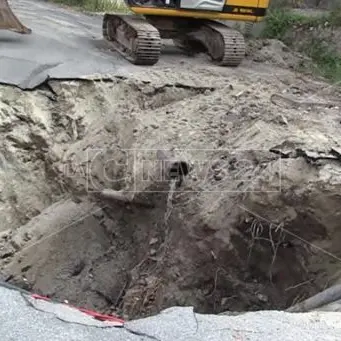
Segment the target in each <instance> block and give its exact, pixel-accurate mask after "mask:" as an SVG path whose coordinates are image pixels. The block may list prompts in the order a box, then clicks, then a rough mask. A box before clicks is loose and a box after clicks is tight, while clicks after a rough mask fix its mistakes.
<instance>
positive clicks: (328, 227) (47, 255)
mask: <svg viewBox="0 0 341 341" xmlns="http://www.w3.org/2000/svg"><path fill="white" fill-rule="evenodd" d="M51 87H52V88H53V90H54V91H53V93H52V94H51V93H50V92H49V90H48V89H47V90H46V89H38V90H37V91H36V92H31V93H25V92H22V91H20V90H18V89H13V88H10V87H6V88H5V87H4V88H3V89H2V92H1V96H2V97H1V107H0V110H1V117H0V118H1V119H0V128H1V129H2V130H1V131H2V136H1V142H2V146H3V147H2V151H1V152H2V158H1V172H0V181H1V185H2V191H1V194H0V195H1V197H0V207H1V210H0V218H1V219H0V221H1V223H0V265H1V275H2V277H3V279H4V280H5V281H7V282H10V283H13V284H17V285H19V286H21V287H24V288H25V289H29V290H32V291H33V292H36V293H38V294H42V295H45V296H48V297H51V298H54V299H57V300H60V301H64V300H67V301H68V302H70V303H71V304H73V305H77V306H81V307H85V308H91V309H95V310H98V311H102V312H106V313H108V312H110V313H113V312H114V313H116V314H119V315H121V316H124V317H126V318H136V317H141V316H148V315H152V314H155V313H157V312H159V311H160V310H162V309H164V308H166V307H170V306H175V305H180V306H194V308H195V310H196V311H197V312H203V313H222V312H225V311H248V310H260V309H285V308H287V307H289V306H291V305H293V304H295V303H297V302H300V301H302V300H304V299H305V298H308V297H309V296H311V295H313V294H315V293H316V292H318V291H320V290H321V289H322V288H324V287H326V286H328V285H329V284H331V283H333V282H335V281H337V279H338V277H337V274H338V273H339V271H340V262H339V261H338V257H339V256H340V251H339V247H338V245H339V241H340V238H341V234H340V233H339V232H338V218H337V217H338V215H337V212H338V209H339V196H338V194H337V193H338V192H337V191H336V190H335V188H336V187H337V186H338V184H337V183H336V180H335V178H334V183H333V185H332V186H331V185H330V183H329V182H328V179H329V178H330V177H328V176H324V177H323V178H322V176H321V174H320V173H318V172H317V171H316V168H314V167H316V166H314V165H311V164H310V163H308V162H306V160H304V159H303V158H302V157H292V158H287V159H286V160H285V162H284V167H282V168H281V170H282V173H281V175H282V178H283V179H284V180H283V184H282V189H281V191H277V192H276V191H272V192H271V191H266V190H263V191H260V192H252V193H251V192H250V193H249V192H246V191H243V188H244V187H243V186H245V178H244V180H243V181H239V182H236V180H235V177H233V176H234V175H235V174H236V173H237V171H238V169H237V170H236V168H237V166H236V165H237V164H238V158H239V157H240V159H241V160H244V161H245V160H246V159H247V160H248V161H250V162H249V163H248V164H249V165H250V167H251V166H257V167H255V169H256V170H257V172H258V173H257V176H258V177H259V179H260V180H259V182H260V183H262V184H263V185H264V184H265V185H266V186H270V185H271V184H272V182H273V181H274V179H275V176H276V174H275V171H273V170H274V169H275V167H273V166H274V165H275V164H276V162H278V155H275V154H271V152H268V153H263V154H257V153H255V152H253V153H244V154H243V155H238V154H236V155H234V156H233V155H231V154H233V153H231V152H228V153H226V155H219V162H215V163H214V164H213V165H212V167H210V168H209V171H208V172H207V174H206V175H207V176H206V177H205V181H204V182H203V181H201V180H202V178H201V177H200V174H199V175H198V174H192V169H191V167H190V166H189V163H187V161H186V162H185V161H182V159H181V158H179V159H173V161H174V160H176V161H174V162H173V163H171V164H170V169H169V174H168V175H169V177H170V178H171V180H172V178H174V173H176V175H177V176H178V175H181V176H182V177H187V178H188V180H187V181H184V182H183V183H182V184H180V185H179V187H178V188H175V189H174V188H173V187H172V189H173V190H174V191H169V187H167V186H166V187H163V190H162V193H163V194H162V195H160V196H158V197H157V199H156V200H154V203H155V205H154V206H153V207H143V206H141V205H135V204H134V203H131V202H130V201H129V200H127V201H126V202H124V200H123V201H115V200H102V199H101V198H100V197H99V196H97V195H96V193H98V192H100V190H101V189H107V188H109V189H112V190H123V189H125V187H124V185H123V183H124V182H123V181H121V180H122V178H123V176H127V174H130V175H131V174H133V175H135V176H136V174H137V173H136V169H135V168H136V167H135V168H134V167H132V168H129V172H130V170H131V172H130V173H129V172H128V171H127V169H126V168H124V167H126V164H127V162H126V160H130V159H129V155H130V154H129V153H130V151H131V150H139V152H141V150H149V151H153V150H155V149H156V147H157V148H160V145H161V146H162V147H164V148H169V149H172V148H173V149H174V150H175V149H176V148H174V147H176V146H179V145H181V146H186V148H187V149H188V150H189V149H190V150H191V152H190V153H189V155H190V157H196V155H195V154H193V153H194V150H199V149H198V148H197V145H198V143H199V142H200V143H201V145H202V146H204V147H205V148H204V147H202V149H201V152H202V150H204V149H208V148H211V150H213V151H214V152H216V150H217V144H218V145H222V144H223V143H224V141H225V140H227V139H226V138H225V140H224V139H223V138H222V135H221V134H222V130H224V132H225V133H226V131H228V134H230V135H229V136H230V137H231V136H232V135H231V134H237V133H238V130H239V133H240V134H239V135H238V136H239V138H240V140H238V139H237V138H236V136H234V140H233V139H232V137H233V136H232V137H231V139H230V140H229V141H237V142H238V141H239V142H240V141H244V142H245V140H243V139H244V137H245V136H246V135H247V134H249V135H248V138H247V139H246V140H247V142H248V143H250V144H252V145H253V146H254V149H257V143H259V141H264V140H265V139H264V138H258V137H259V136H260V135H257V134H262V133H263V132H262V130H259V132H258V131H257V134H256V133H254V130H252V133H249V132H248V131H247V129H246V128H245V126H246V124H250V123H249V122H246V121H247V120H246V119H245V115H244V114H243V115H241V116H238V110H239V109H240V112H243V113H245V105H246V104H245V103H244V102H243V103H242V104H241V106H240V107H238V103H237V102H236V103H235V104H234V108H233V110H234V114H233V115H234V117H233V120H231V122H233V124H234V127H233V129H228V130H227V128H226V126H224V124H225V123H226V121H227V120H228V119H227V118H226V117H229V116H228V114H227V113H226V107H227V106H228V105H229V103H230V102H231V101H233V98H232V97H229V95H228V91H231V87H228V89H229V90H228V89H227V88H226V89H225V88H222V89H221V91H222V93H221V94H220V95H219V93H218V92H217V91H213V90H212V89H209V88H206V89H205V88H204V87H201V88H198V87H190V86H179V84H177V85H174V86H173V85H172V84H169V83H165V84H163V85H162V84H161V85H158V86H156V85H152V84H151V83H147V82H140V83H134V82H132V81H131V80H122V79H120V80H113V81H111V82H106V83H101V82H52V83H51ZM238 91H239V90H238ZM127 96H129V101H127ZM212 96H213V97H212ZM214 96H217V97H214ZM8 98H12V99H13V101H12V102H11V103H12V104H11V105H9V104H8V101H7V102H6V100H4V99H8ZM218 99H219V100H218ZM252 101H254V102H255V103H256V102H257V101H258V97H255V98H253V99H250V103H249V104H250V106H251V105H253V108H254V107H255V105H256V104H254V103H253V102H252ZM6 103H7V104H6ZM209 103H212V104H214V109H212V111H210V106H209ZM245 122H246V123H245ZM244 123H245V125H243V124H244ZM225 133H224V134H225ZM219 134H220V135H219ZM226 134H227V133H226ZM278 134H279V133H278ZM278 134H277V135H278ZM334 136H336V135H334ZM218 137H219V138H218ZM267 138H268V140H269V141H270V139H271V138H272V137H271V135H269V136H267ZM279 138H283V137H282V136H276V139H275V140H274V141H273V144H275V143H278V139H279ZM252 139H254V140H252ZM160 141H161V142H160ZM217 141H218V142H217ZM309 141H310V140H309ZM239 142H238V143H239ZM240 143H241V142H240ZM269 143H271V141H270V142H269ZM195 148H197V149H195ZM301 148H303V147H302V146H301ZM161 149H162V148H161ZM187 149H186V150H187ZM269 149H270V148H269ZM98 150H99V151H101V153H99V154H96V153H97V152H98ZM263 150H264V148H263ZM94 151H95V152H94ZM90 152H91V153H92V154H91V153H90ZM198 153H199V152H198ZM86 155H87V156H86ZM89 155H90V156H91V159H89V158H87V157H89ZM98 155H99V156H98ZM94 160H95V161H94ZM108 160H109V161H110V162H108ZM186 160H187V159H186ZM90 161H91V162H92V163H91V165H92V167H91V174H89V167H88V164H89V162H90ZM328 162H329V164H328ZM104 164H107V165H110V172H109V171H104V169H105V167H104ZM244 165H245V162H244ZM270 166H271V167H270ZM327 166H328V167H327ZM243 167H244V168H243V171H245V166H243ZM321 167H324V168H323V169H324V171H325V172H330V170H332V171H333V172H334V173H333V174H336V171H337V170H338V167H339V166H338V165H337V163H336V162H334V163H333V164H332V165H331V164H330V161H326V165H322V166H321ZM137 171H138V170H137ZM134 172H135V173H134ZM271 172H273V173H271ZM293 172H296V173H295V174H298V175H295V177H294V176H288V174H293ZM108 174H109V175H110V176H109V175H108ZM263 174H265V175H264V176H263ZM302 174H304V177H303V175H302ZM328 174H329V173H328ZM90 175H91V176H90ZM301 175H302V177H301ZM232 178H233V179H234V182H231V179H232ZM89 179H91V182H89ZM326 179H327V180H326ZM113 180H115V181H113ZM116 180H119V181H116ZM125 184H126V183H125ZM132 185H136V184H132ZM137 185H138V186H137V187H136V188H137V189H135V194H136V195H135V197H138V199H139V200H140V201H143V200H147V199H148V197H149V196H150V195H152V194H150V193H152V192H153V191H149V189H150V188H153V186H151V187H148V186H149V184H146V183H144V182H139V183H138V184H137ZM152 185H153V183H152ZM156 188H159V187H156ZM236 188H237V189H238V191H236V190H235V189H236ZM217 190H218V192H219V191H220V192H219V194H217V193H218V192H217ZM139 191H140V192H141V193H142V192H143V193H142V194H141V193H140V192H139ZM245 193H246V194H245ZM271 193H272V194H271ZM145 198H147V199H145ZM244 208H245V209H244Z"/></svg>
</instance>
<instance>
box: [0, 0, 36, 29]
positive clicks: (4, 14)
mask: <svg viewBox="0 0 341 341" xmlns="http://www.w3.org/2000/svg"><path fill="white" fill-rule="evenodd" d="M0 30H10V31H14V32H17V33H21V34H30V33H31V32H32V30H31V29H30V28H28V27H26V26H25V25H23V24H22V23H21V22H20V21H19V19H18V18H17V17H16V16H15V15H14V13H13V12H12V10H11V7H10V6H9V4H8V1H7V0H0Z"/></svg>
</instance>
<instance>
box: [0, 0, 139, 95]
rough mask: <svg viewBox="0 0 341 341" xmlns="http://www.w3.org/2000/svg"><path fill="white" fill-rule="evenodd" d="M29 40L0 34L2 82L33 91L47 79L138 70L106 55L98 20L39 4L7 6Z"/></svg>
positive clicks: (35, 0)
mask: <svg viewBox="0 0 341 341" xmlns="http://www.w3.org/2000/svg"><path fill="white" fill-rule="evenodd" d="M10 5H11V8H12V9H13V12H14V13H15V15H16V16H17V17H18V18H19V20H20V21H21V22H22V23H23V24H24V25H25V26H27V27H29V28H31V29H32V34H30V35H20V34H18V33H14V32H10V31H5V30H0V83H3V84H12V85H16V86H19V87H20V88H22V89H33V88H35V87H36V86H38V85H39V84H41V83H43V82H44V81H45V80H46V79H47V78H54V79H73V78H81V77H86V76H93V75H103V74H111V75H122V74H124V73H126V72H127V71H129V72H133V71H134V70H141V67H139V66H135V65H132V64H130V63H129V62H127V61H125V60H124V59H123V58H122V57H121V56H120V55H119V54H118V53H115V52H113V51H110V49H109V46H108V44H107V43H106V42H105V41H104V40H103V38H102V16H101V15H87V14H84V13H79V12H77V11H74V10H69V9H64V8H61V7H59V6H57V5H55V4H51V3H48V2H46V1H42V0H15V1H10Z"/></svg>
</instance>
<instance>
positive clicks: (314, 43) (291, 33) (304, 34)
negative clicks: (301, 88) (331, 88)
mask: <svg viewBox="0 0 341 341" xmlns="http://www.w3.org/2000/svg"><path fill="white" fill-rule="evenodd" d="M334 28H338V29H341V9H339V8H337V9H335V10H334V11H332V12H330V13H329V14H326V15H319V16H312V17H310V16H307V15H302V14H298V13H295V12H293V11H291V10H290V9H288V8H277V9H273V10H271V11H270V12H269V14H268V16H267V18H266V24H265V28H264V30H263V33H262V36H263V38H272V39H279V40H281V41H283V42H284V43H285V44H287V45H288V46H291V47H293V48H295V49H297V50H298V51H299V52H302V53H304V54H306V55H307V56H308V57H310V58H311V59H312V61H313V62H314V64H315V69H316V72H317V73H319V74H320V75H322V76H324V77H326V78H328V79H330V80H332V81H334V82H338V81H340V82H341V53H340V52H339V51H338V50H337V48H336V46H335V44H334V43H333V42H332V34H333V29H334Z"/></svg>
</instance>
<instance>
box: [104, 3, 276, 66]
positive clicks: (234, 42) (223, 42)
mask: <svg viewBox="0 0 341 341" xmlns="http://www.w3.org/2000/svg"><path fill="white" fill-rule="evenodd" d="M124 1H125V3H126V5H127V6H128V8H129V9H130V11H131V12H132V14H124V15H121V14H115V13H112V14H111V13H106V14H104V17H103V25H102V29H103V36H104V38H105V39H106V40H107V41H108V42H109V44H110V45H111V47H112V48H113V49H114V50H116V51H118V52H119V53H120V54H122V55H123V56H124V58H125V59H127V60H129V61H130V62H131V63H132V64H136V65H154V64H156V63H157V62H158V60H159V58H160V53H161V46H162V39H172V40H173V42H174V44H175V45H176V46H178V47H179V48H181V49H183V50H185V51H187V52H188V54H193V53H196V52H205V53H206V54H208V55H209V56H210V58H211V60H212V62H213V63H214V64H216V65H220V66H238V65H239V64H240V63H241V62H242V60H243V59H244V56H245V40H244V35H243V34H242V33H241V32H240V31H238V30H236V29H233V28H231V27H229V26H227V25H225V24H224V23H223V22H224V21H226V20H232V21H242V22H246V23H254V22H259V21H262V20H263V19H264V18H265V16H266V12H267V9H268V7H269V2H270V0H124Z"/></svg>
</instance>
